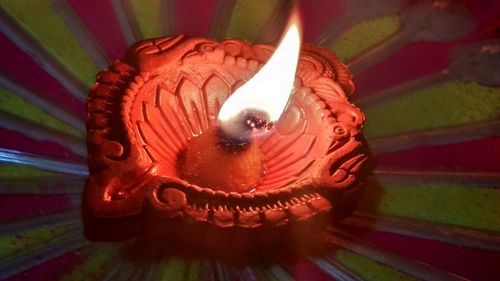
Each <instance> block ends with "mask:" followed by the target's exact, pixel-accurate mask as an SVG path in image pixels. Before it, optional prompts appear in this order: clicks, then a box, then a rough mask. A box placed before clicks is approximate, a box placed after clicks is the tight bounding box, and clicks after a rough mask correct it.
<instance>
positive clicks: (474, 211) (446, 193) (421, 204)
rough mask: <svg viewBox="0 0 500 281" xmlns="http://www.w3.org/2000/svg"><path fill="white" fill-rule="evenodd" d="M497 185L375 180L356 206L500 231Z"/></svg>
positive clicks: (403, 215)
mask: <svg viewBox="0 0 500 281" xmlns="http://www.w3.org/2000/svg"><path fill="white" fill-rule="evenodd" d="M498 202H500V189H498V188H494V187H491V188H490V187H472V186H466V185H463V184H460V183H418V182H414V183H408V184H397V183H374V182H371V183H369V184H367V186H366V187H365V192H364V193H363V196H362V198H361V200H360V202H359V205H358V210H360V211H363V212H367V213H380V214H385V215H390V216H399V217H405V218H411V219H417V220H423V221H428V222H436V223H440V224H448V225H454V226H460V227H465V228H473V229H482V230H487V231H497V232H500V224H499V223H498V222H500V204H499V203H498Z"/></svg>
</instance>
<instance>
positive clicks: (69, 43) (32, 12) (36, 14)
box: [0, 0, 98, 85]
mask: <svg viewBox="0 0 500 281" xmlns="http://www.w3.org/2000/svg"><path fill="white" fill-rule="evenodd" d="M50 2H51V1H49V0H40V1H28V0H2V1H0V7H2V8H3V9H4V10H5V11H6V12H7V13H8V14H9V15H10V16H11V17H13V18H14V20H15V21H16V22H17V23H18V24H19V25H20V26H21V27H22V28H23V29H24V30H25V31H26V32H27V33H28V34H29V35H30V36H32V37H33V38H34V39H35V40H37V41H38V42H39V43H40V44H41V45H42V46H43V48H45V50H47V51H48V52H49V53H50V54H51V55H52V56H53V57H54V58H55V59H57V60H59V61H60V62H61V63H62V64H64V65H65V66H66V67H67V68H68V69H69V70H70V71H71V72H72V73H73V74H74V75H75V77H77V78H78V79H80V81H81V82H83V83H85V84H86V85H91V83H92V82H93V81H94V79H95V74H96V73H97V71H98V69H97V67H96V66H95V65H94V63H93V62H92V61H91V60H90V59H89V57H88V56H87V54H86V53H85V51H84V49H83V48H82V47H81V46H80V44H79V43H78V41H77V39H76V38H75V36H74V35H73V33H72V32H71V31H70V30H69V29H68V28H67V27H66V26H65V24H64V22H63V20H62V18H61V17H60V16H59V15H58V14H57V13H56V12H55V11H54V10H53V9H52V8H51V4H50Z"/></svg>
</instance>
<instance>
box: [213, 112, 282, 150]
mask: <svg viewBox="0 0 500 281" xmlns="http://www.w3.org/2000/svg"><path fill="white" fill-rule="evenodd" d="M267 120H268V115H267V114H266V113H264V112H260V111H257V110H252V111H244V112H242V113H241V114H240V115H239V117H237V118H235V121H233V122H231V123H230V124H229V125H225V126H223V127H222V126H219V127H218V129H217V136H218V137H219V144H220V146H221V147H222V148H223V149H225V150H226V151H228V152H232V153H238V152H241V151H243V150H245V149H246V148H247V147H248V146H249V145H250V144H251V143H252V140H253V138H254V137H255V135H258V134H259V133H261V132H267V131H269V130H271V128H272V127H273V125H274V124H273V122H272V121H267Z"/></svg>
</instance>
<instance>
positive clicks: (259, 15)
mask: <svg viewBox="0 0 500 281" xmlns="http://www.w3.org/2000/svg"><path fill="white" fill-rule="evenodd" d="M279 3H280V1H279V0H238V2H236V5H235V7H234V9H233V14H232V15H231V20H230V22H229V26H228V29H227V32H226V37H228V38H241V39H246V40H248V41H250V42H255V40H256V39H257V37H258V36H259V35H260V34H259V32H262V28H263V27H264V25H265V24H266V23H267V21H268V19H269V18H270V17H271V16H272V15H273V13H274V11H275V9H276V8H277V7H278V4H279Z"/></svg>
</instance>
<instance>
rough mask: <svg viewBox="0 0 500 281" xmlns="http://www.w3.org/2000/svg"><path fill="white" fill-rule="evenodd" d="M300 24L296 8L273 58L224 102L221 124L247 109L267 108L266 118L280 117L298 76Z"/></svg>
mask: <svg viewBox="0 0 500 281" xmlns="http://www.w3.org/2000/svg"><path fill="white" fill-rule="evenodd" d="M299 24H300V23H299V17H298V14H297V13H295V12H294V13H293V14H292V16H291V17H290V20H289V23H288V28H287V31H286V33H285V35H284V36H283V39H282V40H281V42H280V44H279V45H278V47H277V48H276V51H275V52H274V54H273V55H272V56H271V58H270V59H269V60H268V61H267V63H266V64H265V65H264V66H263V67H262V68H261V69H260V70H259V71H258V72H257V73H256V74H255V75H254V76H253V77H252V78H251V79H250V80H248V82H246V83H245V85H243V86H241V87H240V88H239V89H237V90H236V91H235V92H234V93H233V94H232V95H231V96H230V97H229V98H228V99H227V100H226V102H225V103H224V104H223V106H222V108H221V110H220V112H219V117H218V119H219V123H220V125H222V126H223V125H224V123H225V122H228V121H230V120H231V118H234V117H236V116H238V115H239V114H240V113H241V112H243V111H245V110H247V111H251V110H258V111H260V112H265V113H266V114H268V116H269V118H270V120H267V121H269V122H275V121H278V120H279V118H280V116H281V114H282V113H283V111H284V110H285V107H286V105H287V104H288V100H289V99H290V94H291V92H292V89H293V84H294V80H295V72H296V70H297V63H298V58H299V53H300V43H301V32H300V28H299Z"/></svg>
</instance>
